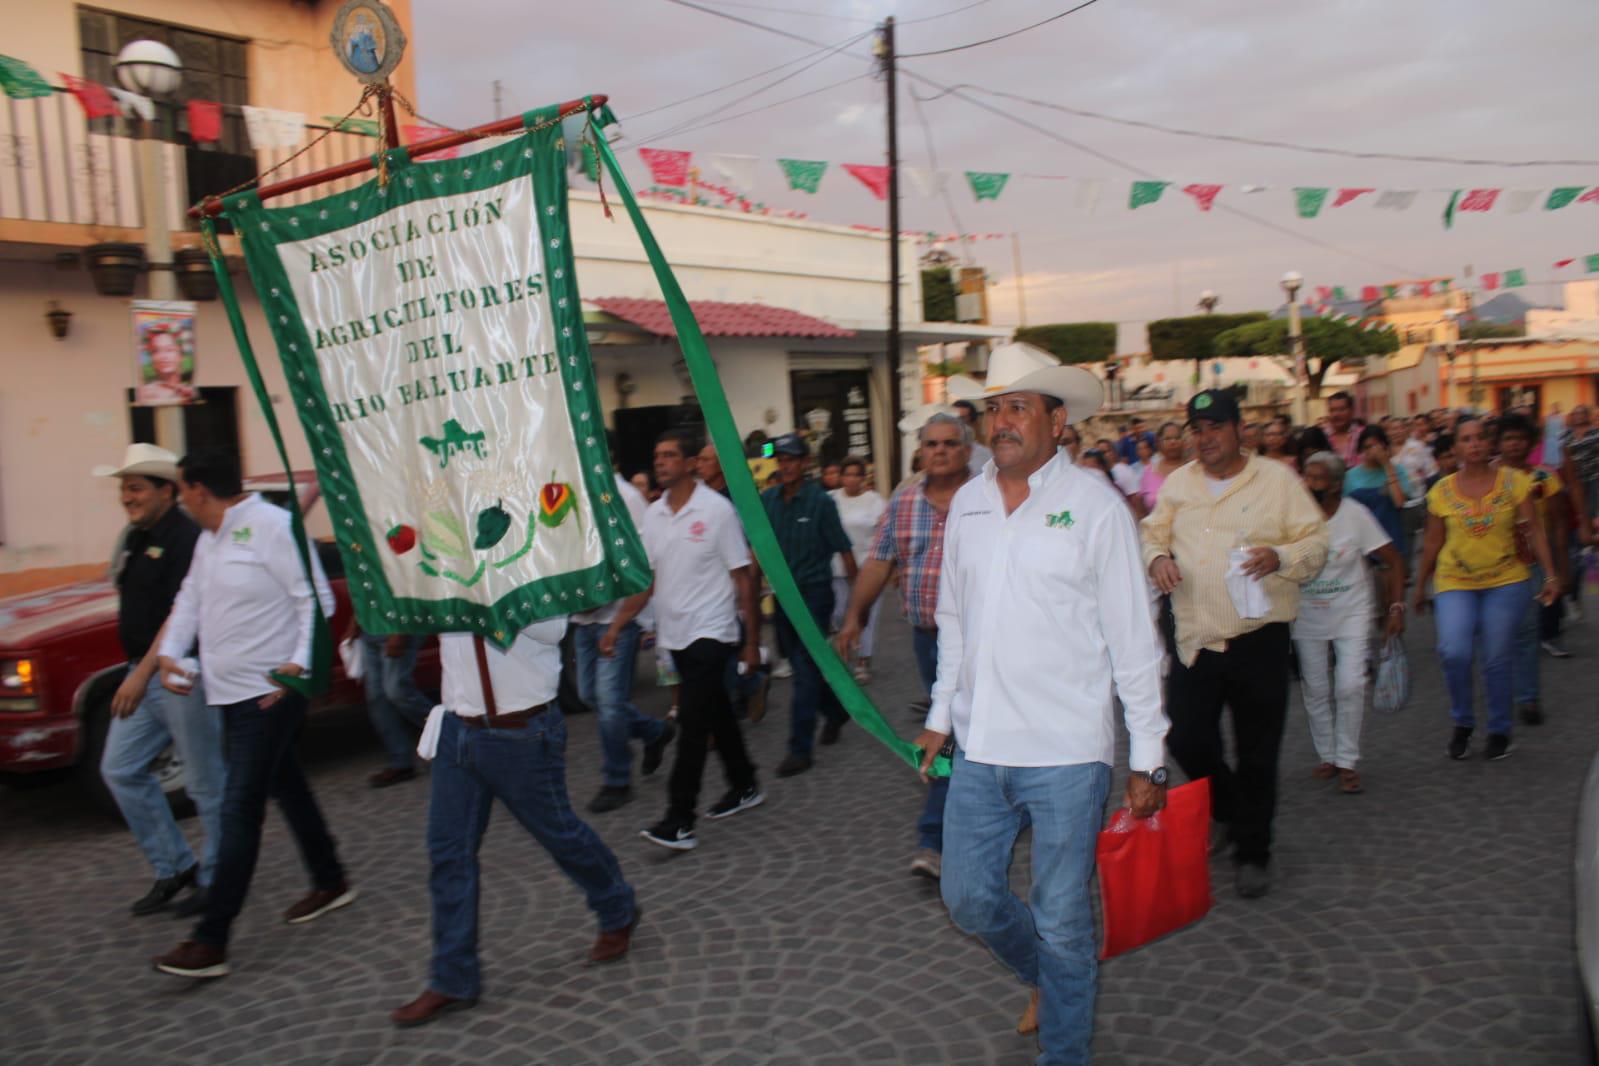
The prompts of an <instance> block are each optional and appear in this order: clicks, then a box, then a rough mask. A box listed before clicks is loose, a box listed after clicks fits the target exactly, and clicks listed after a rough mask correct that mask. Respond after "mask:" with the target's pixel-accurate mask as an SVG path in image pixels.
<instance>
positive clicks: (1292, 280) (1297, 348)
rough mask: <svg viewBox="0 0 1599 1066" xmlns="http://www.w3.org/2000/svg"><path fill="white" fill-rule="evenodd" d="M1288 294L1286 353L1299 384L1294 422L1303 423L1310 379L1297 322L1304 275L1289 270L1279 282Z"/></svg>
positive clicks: (1307, 410)
mask: <svg viewBox="0 0 1599 1066" xmlns="http://www.w3.org/2000/svg"><path fill="white" fill-rule="evenodd" d="M1279 284H1280V285H1282V287H1283V292H1284V293H1286V294H1287V296H1288V354H1289V355H1290V356H1291V357H1292V358H1293V361H1294V383H1295V384H1296V385H1298V386H1299V388H1298V391H1297V392H1295V393H1294V423H1295V424H1296V425H1301V426H1302V425H1304V424H1305V423H1306V421H1307V420H1308V419H1309V417H1310V380H1309V378H1308V377H1307V376H1306V374H1305V351H1304V343H1303V339H1302V336H1301V333H1300V328H1299V326H1300V324H1299V290H1300V288H1301V287H1302V286H1303V285H1304V284H1305V276H1304V275H1303V274H1301V273H1300V272H1299V271H1297V270H1290V271H1289V272H1288V273H1286V274H1284V275H1283V276H1282V281H1280V282H1279Z"/></svg>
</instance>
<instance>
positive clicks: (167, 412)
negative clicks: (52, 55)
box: [112, 40, 185, 455]
mask: <svg viewBox="0 0 1599 1066" xmlns="http://www.w3.org/2000/svg"><path fill="white" fill-rule="evenodd" d="M112 69H113V70H114V71H115V72H116V77H117V82H118V84H120V85H121V86H122V87H123V88H124V89H126V90H128V91H129V92H131V93H138V94H139V95H141V96H147V97H149V98H150V99H151V100H153V101H157V104H158V106H159V101H160V100H161V99H162V98H164V97H168V96H171V95H172V94H173V93H174V92H176V91H177V89H178V86H179V85H180V84H181V83H182V81H183V63H182V62H181V61H180V60H179V59H178V54H177V53H176V52H174V51H173V50H172V49H170V48H168V47H167V46H166V45H164V44H162V43H161V42H160V41H147V40H146V41H130V42H128V44H127V45H126V46H124V47H123V49H122V51H120V52H118V53H117V58H116V61H115V62H114V63H113V64H112ZM158 118H159V112H155V113H152V114H151V116H150V117H149V118H146V119H143V120H141V121H140V123H139V126H140V129H139V134H140V136H139V177H140V191H141V193H142V194H143V208H144V242H145V249H146V252H147V256H146V261H147V262H148V263H149V265H150V290H149V291H150V298H151V299H152V300H173V299H176V298H177V295H178V293H177V276H176V274H175V273H174V272H173V269H172V227H171V224H170V223H169V222H168V219H167V182H166V168H165V166H164V165H163V164H164V161H163V159H162V140H161V130H160V125H159V122H158ZM155 433H156V443H157V444H159V445H161V446H162V447H164V448H166V449H167V450H169V451H172V452H176V453H178V454H180V455H181V454H182V453H183V452H184V450H185V449H184V432H183V409H182V408H181V407H176V406H172V407H158V408H156V410H155Z"/></svg>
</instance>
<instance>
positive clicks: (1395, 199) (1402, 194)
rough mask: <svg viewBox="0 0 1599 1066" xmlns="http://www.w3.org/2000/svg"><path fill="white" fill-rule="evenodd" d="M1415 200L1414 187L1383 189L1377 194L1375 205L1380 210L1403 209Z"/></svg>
mask: <svg viewBox="0 0 1599 1066" xmlns="http://www.w3.org/2000/svg"><path fill="white" fill-rule="evenodd" d="M1415 202H1416V190H1415V189H1384V190H1383V191H1382V192H1381V193H1379V194H1378V196H1377V207H1378V209H1379V210H1382V211H1404V210H1406V209H1407V208H1409V207H1410V205H1411V204H1413V203H1415Z"/></svg>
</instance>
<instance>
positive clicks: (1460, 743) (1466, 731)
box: [1446, 725, 1471, 759]
mask: <svg viewBox="0 0 1599 1066" xmlns="http://www.w3.org/2000/svg"><path fill="white" fill-rule="evenodd" d="M1446 750H1447V751H1448V752H1449V757H1450V758H1451V759H1464V758H1465V757H1466V756H1468V755H1470V754H1471V730H1470V728H1468V727H1467V726H1463V725H1457V726H1455V732H1454V735H1453V736H1451V737H1450V738H1449V747H1448V748H1447V749H1446Z"/></svg>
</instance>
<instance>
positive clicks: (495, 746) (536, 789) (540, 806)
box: [427, 707, 638, 999]
mask: <svg viewBox="0 0 1599 1066" xmlns="http://www.w3.org/2000/svg"><path fill="white" fill-rule="evenodd" d="M495 799H499V801H500V802H501V803H503V804H505V806H506V808H507V809H509V810H510V812H511V816H512V817H513V818H515V819H516V820H517V821H518V822H521V823H522V827H523V828H524V829H526V830H527V831H528V832H529V833H531V834H533V839H535V840H537V841H538V842H539V843H540V844H541V845H543V847H544V850H546V851H548V852H549V853H550V857H551V858H553V859H554V860H555V861H556V864H557V865H559V866H560V867H561V869H562V870H563V871H564V872H565V873H566V876H567V877H569V878H571V879H572V881H573V883H575V884H576V885H577V886H578V887H579V888H581V889H582V890H583V892H584V894H585V895H586V896H587V897H588V904H589V909H590V910H592V911H593V912H594V914H595V916H596V917H598V918H599V924H600V928H601V929H602V930H615V929H621V928H623V927H625V926H627V925H630V924H631V923H632V922H633V919H634V917H635V916H636V915H637V913H638V912H637V909H636V908H635V906H634V902H633V889H632V888H631V887H630V886H629V885H628V883H627V882H626V881H624V880H622V869H621V867H620V866H618V865H617V863H616V856H615V855H612V854H611V849H610V848H607V847H606V846H605V843H604V842H603V841H601V840H600V838H599V836H598V835H596V834H595V832H594V830H593V829H590V828H589V826H588V824H587V823H585V822H584V821H583V820H582V819H580V818H579V817H578V816H577V815H576V813H574V812H573V810H572V801H571V799H570V798H569V797H568V796H567V794H566V719H565V718H563V717H562V716H561V712H560V710H559V709H558V708H555V707H551V708H550V709H549V710H547V711H545V712H544V713H543V714H541V715H538V716H537V717H535V718H532V719H530V720H528V722H527V724H526V727H525V728H522V729H473V728H470V727H468V726H465V725H462V724H461V719H460V718H458V717H457V716H455V715H453V714H447V715H445V716H444V721H443V723H442V726H441V728H440V731H439V749H438V754H437V755H436V756H435V757H434V760H433V799H432V805H431V806H430V808H429V809H428V829H427V841H428V860H429V861H430V862H431V863H432V874H431V876H430V878H429V882H428V886H429V889H430V892H431V895H432V898H433V969H432V976H431V977H430V979H429V981H428V986H429V987H430V988H432V989H433V990H434V991H435V992H441V993H443V994H444V995H446V996H453V997H455V998H457V999H470V998H473V997H475V996H476V995H477V994H478V993H479V991H480V990H481V988H482V984H483V977H482V971H481V968H480V967H479V965H478V956H477V939H478V937H477V931H478V885H479V877H478V859H477V856H478V846H479V845H480V844H481V843H482V842H483V831H484V830H485V829H487V828H488V825H489V811H490V810H491V809H492V808H493V806H494V801H495Z"/></svg>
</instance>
